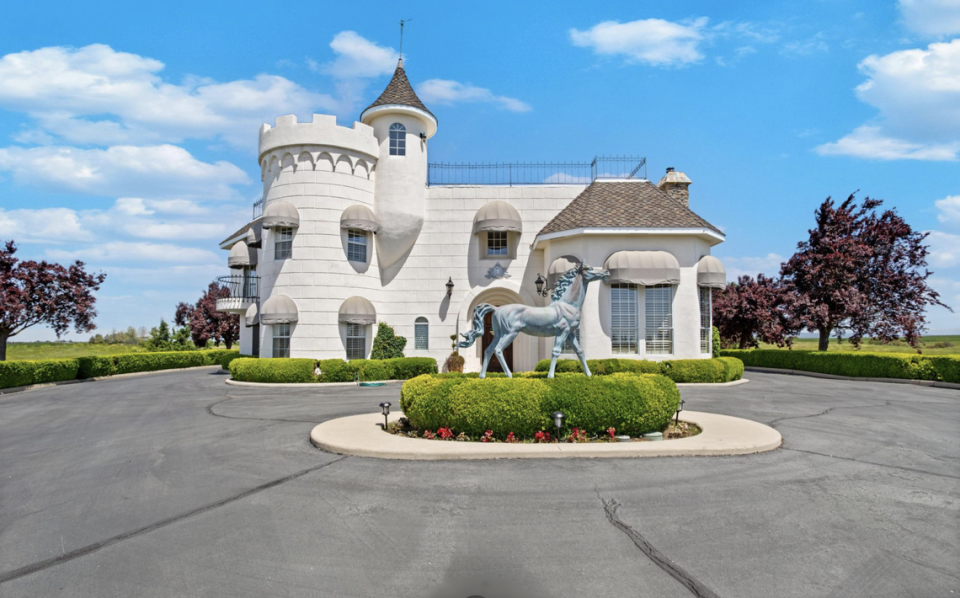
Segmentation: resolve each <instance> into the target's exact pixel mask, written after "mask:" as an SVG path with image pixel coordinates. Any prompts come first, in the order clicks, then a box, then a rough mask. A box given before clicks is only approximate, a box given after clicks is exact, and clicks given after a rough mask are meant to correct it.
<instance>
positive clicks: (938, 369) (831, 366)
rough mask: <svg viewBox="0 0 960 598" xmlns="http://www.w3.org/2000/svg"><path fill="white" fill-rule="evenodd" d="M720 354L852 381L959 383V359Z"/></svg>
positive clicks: (781, 352) (889, 355)
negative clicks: (905, 380) (873, 379)
mask: <svg viewBox="0 0 960 598" xmlns="http://www.w3.org/2000/svg"><path fill="white" fill-rule="evenodd" d="M720 354H721V355H724V356H727V357H736V358H737V359H739V360H741V361H742V362H743V363H744V364H745V365H748V366H755V367H764V368H779V369H785V370H800V371H804V372H818V373H821V374H833V375H835V376H849V377H851V378H900V379H907V380H935V381H940V382H955V383H960V356H955V355H916V354H911V353H844V352H839V351H838V352H832V351H831V352H829V353H828V352H825V351H785V350H776V349H735V350H734V349H731V350H723V351H720Z"/></svg>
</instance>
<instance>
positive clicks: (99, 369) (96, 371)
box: [77, 355, 117, 378]
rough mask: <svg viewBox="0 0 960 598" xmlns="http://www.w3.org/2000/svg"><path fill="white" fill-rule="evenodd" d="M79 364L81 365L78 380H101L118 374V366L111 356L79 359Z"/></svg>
mask: <svg viewBox="0 0 960 598" xmlns="http://www.w3.org/2000/svg"><path fill="white" fill-rule="evenodd" d="M77 362H78V363H79V364H80V369H79V371H78V372H77V378H99V377H101V376H112V375H114V374H116V373H117V364H116V363H114V361H113V357H112V356H110V355H100V356H95V357H78V358H77Z"/></svg>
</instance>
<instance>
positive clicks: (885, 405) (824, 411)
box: [767, 401, 891, 428]
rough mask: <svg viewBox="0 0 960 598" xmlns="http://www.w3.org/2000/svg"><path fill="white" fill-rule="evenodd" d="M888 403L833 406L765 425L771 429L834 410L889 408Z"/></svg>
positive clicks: (782, 418)
mask: <svg viewBox="0 0 960 598" xmlns="http://www.w3.org/2000/svg"><path fill="white" fill-rule="evenodd" d="M890 406H891V405H890V401H884V402H883V403H871V404H869V405H834V406H833V407H828V408H826V409H824V410H823V411H820V412H818V413H810V414H807V415H791V416H788V417H778V418H777V419H775V420H773V421H771V422H769V423H768V424H767V425H768V426H770V427H771V428H776V427H777V424H779V423H780V422H785V421H789V420H793V419H807V418H810V417H820V416H821V415H826V414H828V413H830V412H831V411H833V410H834V409H865V408H868V407H890Z"/></svg>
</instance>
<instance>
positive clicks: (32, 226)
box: [0, 208, 95, 243]
mask: <svg viewBox="0 0 960 598" xmlns="http://www.w3.org/2000/svg"><path fill="white" fill-rule="evenodd" d="M94 238H95V237H94V235H93V234H92V233H91V232H90V231H89V230H86V229H85V228H84V227H83V223H82V222H81V219H80V216H79V215H78V214H77V213H76V212H75V211H73V210H71V209H69V208H43V209H38V210H4V209H3V208H0V240H6V239H14V240H16V241H23V242H28V243H29V242H48V243H62V242H65V241H92V240H93V239H94Z"/></svg>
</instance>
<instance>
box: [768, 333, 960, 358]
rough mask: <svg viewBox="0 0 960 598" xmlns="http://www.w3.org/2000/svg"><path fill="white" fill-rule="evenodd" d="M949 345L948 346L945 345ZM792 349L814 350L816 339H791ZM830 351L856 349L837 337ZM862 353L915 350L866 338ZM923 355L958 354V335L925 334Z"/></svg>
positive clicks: (904, 345) (959, 336)
mask: <svg viewBox="0 0 960 598" xmlns="http://www.w3.org/2000/svg"><path fill="white" fill-rule="evenodd" d="M946 345H950V346H946ZM760 348H761V349H777V348H778V347H777V346H776V345H767V344H763V343H761V344H760ZM793 350H794V351H816V350H817V339H815V338H798V339H796V340H795V341H793ZM829 350H830V351H857V349H854V348H853V345H851V344H850V343H849V342H848V341H843V342H842V343H840V342H837V339H835V338H832V339H830V349H829ZM859 350H860V351H861V352H863V353H915V352H916V351H915V350H914V349H913V348H911V347H910V345H908V344H907V343H905V342H902V341H899V342H895V343H890V344H888V345H882V344H880V343H878V342H874V341H873V340H870V339H868V340H867V341H866V342H864V343H862V344H861V345H860V349H859ZM920 350H921V351H923V354H924V355H960V335H958V336H925V337H923V340H922V341H921V344H920Z"/></svg>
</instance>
